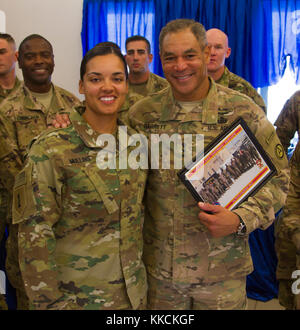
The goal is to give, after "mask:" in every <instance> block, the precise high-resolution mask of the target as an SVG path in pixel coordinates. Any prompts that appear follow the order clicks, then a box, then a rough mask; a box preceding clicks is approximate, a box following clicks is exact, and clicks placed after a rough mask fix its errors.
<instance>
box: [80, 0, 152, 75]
mask: <svg viewBox="0 0 300 330" xmlns="http://www.w3.org/2000/svg"><path fill="white" fill-rule="evenodd" d="M154 12H155V10H154V0H143V1H141V0H85V1H84V3H83V19H82V30H81V41H82V51H83V55H84V54H85V53H86V52H87V51H88V50H89V49H91V48H92V47H94V46H95V45H96V44H97V43H99V42H102V41H113V42H115V43H117V44H118V45H119V46H120V47H121V49H122V52H123V53H125V41H126V39H127V38H128V37H130V36H133V35H136V34H139V35H142V36H145V37H146V38H147V39H148V40H149V41H150V43H152V40H153V36H154V26H155V22H154ZM154 63H155V60H154V62H153V63H152V65H150V70H151V71H153V65H154Z"/></svg>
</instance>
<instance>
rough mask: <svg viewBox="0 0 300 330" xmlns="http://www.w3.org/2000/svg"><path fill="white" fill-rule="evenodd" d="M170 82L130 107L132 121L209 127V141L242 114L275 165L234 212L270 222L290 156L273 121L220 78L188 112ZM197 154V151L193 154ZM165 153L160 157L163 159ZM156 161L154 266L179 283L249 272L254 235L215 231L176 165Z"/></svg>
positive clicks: (149, 224) (148, 126) (153, 128)
mask: <svg viewBox="0 0 300 330" xmlns="http://www.w3.org/2000/svg"><path fill="white" fill-rule="evenodd" d="M182 111H183V109H182V108H181V106H180V105H179V104H178V103H177V102H176V101H175V100H174V97H173V94H172V90H171V88H166V89H164V90H163V91H161V92H159V93H157V94H155V95H153V96H151V97H146V98H144V99H143V100H141V101H139V102H137V103H136V104H135V105H134V106H133V107H132V108H131V109H130V111H129V114H128V118H129V121H130V123H131V126H132V127H133V128H135V129H136V130H138V131H140V132H144V133H145V134H146V135H147V136H148V139H150V134H163V133H164V134H167V135H170V134H174V133H178V134H180V135H181V137H182V138H183V134H203V135H204V145H205V146H207V145H208V144H209V143H210V142H212V141H213V140H214V139H215V138H216V137H217V136H218V135H219V134H220V133H221V132H222V131H223V130H224V129H226V128H227V127H228V126H229V125H230V124H231V123H232V122H233V121H234V120H236V119H237V118H238V117H242V118H243V119H244V120H245V121H246V123H247V124H248V126H249V127H250V129H251V130H252V132H253V133H254V134H255V136H256V138H257V139H258V141H259V142H260V143H261V145H262V147H263V149H264V150H265V151H266V152H267V154H268V155H269V156H270V158H271V159H272V161H273V163H274V165H275V166H276V169H277V175H276V176H274V177H273V178H272V179H271V180H270V181H269V182H268V183H267V184H266V185H265V186H264V187H263V188H262V189H260V190H259V191H258V192H257V193H256V194H255V196H254V197H251V198H248V200H247V201H246V202H244V203H242V204H241V206H240V207H239V208H237V209H236V210H235V211H234V212H235V213H236V214H237V215H239V216H240V217H241V218H242V220H243V221H244V223H245V224H246V227H247V234H249V233H251V232H252V231H253V230H255V229H256V228H261V229H266V228H267V227H268V226H269V225H270V224H271V223H272V222H273V221H274V219H275V213H276V212H277V211H279V210H280V209H281V208H282V206H283V204H284V202H285V198H286V194H287V191H288V181H289V170H288V161H287V158H286V156H285V154H284V152H283V149H282V146H281V144H280V141H279V139H278V137H277V135H276V133H275V130H274V128H273V126H272V124H271V123H270V122H269V121H268V120H267V118H266V116H265V114H264V112H263V111H262V110H261V109H260V108H259V107H258V106H257V105H256V104H255V103H254V102H252V101H251V100H250V99H249V98H248V97H247V96H244V95H242V94H241V93H238V92H236V91H233V90H231V89H228V88H226V87H223V86H221V85H219V84H215V83H214V82H213V81H212V79H211V78H210V90H209V93H208V95H207V97H206V98H205V100H204V102H203V106H202V107H201V106H200V107H199V106H198V107H195V108H194V109H193V110H192V111H190V112H188V113H183V112H182ZM194 156H195V154H194ZM160 161H161V159H160ZM173 164H174V157H173V153H172V150H171V169H170V170H168V169H158V170H155V169H151V170H149V174H148V182H147V187H146V194H145V225H144V261H145V264H146V268H147V271H148V273H149V274H150V275H151V276H153V277H154V278H156V279H159V280H169V281H172V284H173V285H174V286H176V285H177V284H178V285H186V286H189V287H191V288H192V287H195V286H197V285H204V284H208V283H213V282H218V281H219V282H220V281H227V280H229V279H234V278H240V277H242V276H246V275H247V274H249V273H250V272H251V271H252V270H253V264H252V260H251V256H250V251H249V246H248V237H238V236H237V235H235V234H231V235H228V236H226V237H221V238H213V237H211V235H210V234H209V232H208V230H207V229H206V227H205V226H204V225H203V224H201V223H200V221H199V219H198V213H199V208H198V206H197V204H196V202H195V200H194V199H193V197H192V195H191V194H190V192H189V191H188V190H187V189H186V187H185V186H184V185H183V184H182V183H181V182H180V181H179V179H178V178H177V175H176V174H177V172H178V170H176V169H172V168H173Z"/></svg>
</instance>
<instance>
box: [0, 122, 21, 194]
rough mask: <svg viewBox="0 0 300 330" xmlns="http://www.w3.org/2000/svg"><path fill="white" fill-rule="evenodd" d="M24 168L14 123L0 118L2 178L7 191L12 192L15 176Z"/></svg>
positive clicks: (0, 172) (0, 171)
mask: <svg viewBox="0 0 300 330" xmlns="http://www.w3.org/2000/svg"><path fill="white" fill-rule="evenodd" d="M22 168H23V160H22V158H21V156H20V154H19V152H18V144H17V139H16V137H15V132H14V126H13V123H12V122H11V121H9V120H6V119H5V118H3V117H2V116H0V178H1V181H2V184H3V186H4V187H5V189H7V191H9V192H11V191H12V188H13V185H14V179H15V176H16V175H17V174H18V172H19V171H20V170H21V169H22Z"/></svg>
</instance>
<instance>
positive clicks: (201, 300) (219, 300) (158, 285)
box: [148, 275, 247, 310]
mask: <svg viewBox="0 0 300 330" xmlns="http://www.w3.org/2000/svg"><path fill="white" fill-rule="evenodd" d="M148 285H149V290H148V308H149V309H151V310H158V309H160V310H245V309H247V296H246V277H241V278H235V279H230V280H228V281H222V282H212V283H210V284H204V285H202V286H196V287H192V288H191V287H188V288H186V287H185V286H184V285H183V286H180V285H176V286H173V285H170V281H163V280H157V279H156V278H154V277H152V276H151V275H148Z"/></svg>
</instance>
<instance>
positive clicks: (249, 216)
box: [234, 109, 289, 233]
mask: <svg viewBox="0 0 300 330" xmlns="http://www.w3.org/2000/svg"><path fill="white" fill-rule="evenodd" d="M253 111H254V109H253ZM248 125H249V127H250V129H251V130H252V132H253V133H254V134H255V136H256V138H257V140H258V141H259V143H260V144H261V146H262V148H263V149H264V151H265V152H266V153H267V155H268V156H269V157H270V159H271V161H272V163H273V164H274V166H275V167H276V174H275V175H274V176H273V177H272V178H271V179H270V180H269V181H268V182H267V183H266V184H265V185H264V186H262V188H261V189H260V190H259V191H258V192H257V193H256V194H255V195H254V196H253V197H249V198H248V199H247V201H245V202H244V203H242V204H241V205H240V207H238V208H237V209H236V210H234V212H235V213H236V214H238V215H239V216H240V217H241V218H242V219H243V220H244V222H245V224H246V226H247V233H250V232H252V231H253V230H255V229H256V228H260V229H266V228H267V227H268V226H270V225H271V224H272V223H273V221H274V220H275V214H276V213H277V212H278V211H279V210H280V209H281V208H282V207H283V206H284V204H285V200H286V196H287V192H288V184H289V167H288V160H287V157H286V154H285V153H284V151H283V147H282V145H281V143H280V141H279V139H278V137H277V135H276V132H275V130H274V127H273V125H272V124H271V123H270V122H269V121H268V119H267V118H266V116H265V115H263V114H261V115H259V116H257V118H256V119H255V120H252V122H248Z"/></svg>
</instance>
